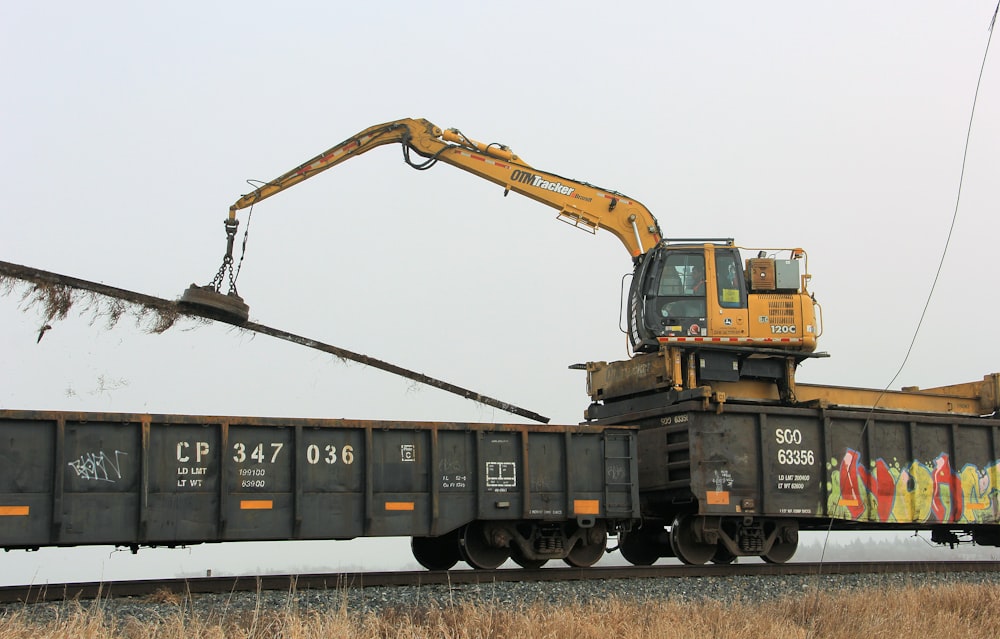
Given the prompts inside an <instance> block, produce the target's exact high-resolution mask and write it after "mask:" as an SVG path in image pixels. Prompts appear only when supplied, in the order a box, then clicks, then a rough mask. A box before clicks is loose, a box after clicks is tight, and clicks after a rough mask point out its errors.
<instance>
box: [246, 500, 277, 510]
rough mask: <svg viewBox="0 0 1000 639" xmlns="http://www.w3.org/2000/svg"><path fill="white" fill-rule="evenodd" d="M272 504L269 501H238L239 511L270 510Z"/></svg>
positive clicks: (272, 506)
mask: <svg viewBox="0 0 1000 639" xmlns="http://www.w3.org/2000/svg"><path fill="white" fill-rule="evenodd" d="M272 508H274V502H273V501H272V500H270V499H243V500H240V510H271V509H272Z"/></svg>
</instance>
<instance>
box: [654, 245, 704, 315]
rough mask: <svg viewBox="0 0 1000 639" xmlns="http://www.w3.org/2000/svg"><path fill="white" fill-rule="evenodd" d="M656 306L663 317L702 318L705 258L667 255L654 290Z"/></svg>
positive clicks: (687, 254) (700, 256)
mask: <svg viewBox="0 0 1000 639" xmlns="http://www.w3.org/2000/svg"><path fill="white" fill-rule="evenodd" d="M656 297H657V298H658V300H657V307H658V310H659V314H660V315H661V316H662V317H664V318H667V317H704V316H705V258H704V256H703V255H701V254H700V253H678V252H672V253H670V254H668V255H667V258H666V259H665V260H664V263H663V270H662V271H660V278H659V282H658V285H657V287H656Z"/></svg>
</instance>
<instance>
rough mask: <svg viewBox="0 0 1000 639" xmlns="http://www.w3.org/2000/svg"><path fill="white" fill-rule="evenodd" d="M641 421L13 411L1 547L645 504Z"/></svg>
mask: <svg viewBox="0 0 1000 639" xmlns="http://www.w3.org/2000/svg"><path fill="white" fill-rule="evenodd" d="M636 449H637V447H636V431H635V429H634V428H617V427H597V426H534V425H532V426H527V425H504V424H455V423H435V422H375V421H352V420H311V419H270V418H248V417H199V416H185V415H132V414H106V413H59V412H40V411H0V547H6V548H16V547H41V546H53V545H83V544H115V545H127V546H140V545H179V544H185V543H198V542H216V541H240V540H284V539H349V538H353V537H360V536H370V537H372V536H417V537H434V536H439V535H443V534H445V533H449V532H450V531H453V530H456V529H458V528H459V527H461V526H464V525H465V524H468V523H470V522H472V521H474V520H482V521H488V520H497V521H503V520H507V521H517V520H538V521H547V520H551V521H565V520H571V519H572V520H575V521H577V522H578V523H579V524H580V525H583V526H589V525H593V522H594V521H595V520H596V519H598V518H606V519H609V520H623V521H626V520H634V519H637V518H638V516H639V511H638V484H637V482H636V480H635V477H636V475H637V454H636Z"/></svg>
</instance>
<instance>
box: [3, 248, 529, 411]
mask: <svg viewBox="0 0 1000 639" xmlns="http://www.w3.org/2000/svg"><path fill="white" fill-rule="evenodd" d="M0 277H7V278H12V279H15V280H20V281H23V282H27V283H30V284H34V285H36V286H53V287H63V288H64V289H73V290H81V291H88V292H90V293H94V294H96V295H100V296H104V297H107V298H111V299H115V300H122V301H124V302H127V303H130V304H136V305H139V306H142V307H145V308H149V309H153V310H155V311H157V312H159V313H161V314H162V315H164V316H166V317H175V316H179V315H188V316H192V317H198V318H201V319H208V320H212V321H215V322H223V323H226V324H230V325H232V326H235V327H237V328H241V329H244V330H248V331H253V332H254V333H261V334H263V335H269V336H271V337H275V338H277V339H282V340H285V341H286V342H292V343H293V344H299V345H300V346H305V347H307V348H312V349H315V350H318V351H323V352H324V353H329V354H331V355H335V356H337V357H340V358H342V359H347V360H351V361H354V362H358V363H360V364H364V365H365V366H371V367H372V368H377V369H379V370H383V371H386V372H387V373H392V374H393V375H398V376H400V377H404V378H406V379H410V380H413V381H415V382H418V383H420V384H424V385H426V386H431V387H433V388H437V389H440V390H443V391H445V392H448V393H452V394H454V395H458V396H460V397H464V398H465V399H470V400H472V401H474V402H477V403H480V404H483V405H485V406H489V407H491V408H496V409H498V410H502V411H504V412H507V413H511V414H513V415H518V416H520V417H525V418H527V419H531V420H533V421H536V422H541V423H543V424H547V423H548V422H549V418H548V417H545V416H543V415H540V414H538V413H536V412H534V411H530V410H526V409H524V408H521V407H519V406H515V405H514V404H510V403H507V402H503V401H500V400H498V399H494V398H493V397H490V396H488V395H483V394H482V393H477V392H475V391H472V390H469V389H467V388H463V387H461V386H458V385H456V384H451V383H449V382H445V381H442V380H439V379H435V378H433V377H430V376H429V375H424V374H423V373H418V372H416V371H412V370H409V369H406V368H403V367H402V366H397V365H395V364H390V363H389V362H386V361H383V360H380V359H377V358H374V357H370V356H368V355H364V354H361V353H355V352H354V351H350V350H348V349H346V348H341V347H339V346H333V345H331V344H326V343H324V342H320V341H318V340H315V339H311V338H308V337H302V336H301V335H296V334H294V333H289V332H288V331H284V330H281V329H278V328H274V327H271V326H266V325H264V324H259V323H257V322H242V323H240V322H236V321H230V320H227V319H225V318H223V317H219V316H217V315H213V314H211V313H210V312H209V311H204V312H200V311H199V309H197V308H195V307H191V306H187V305H180V304H178V303H177V301H176V300H166V299H163V298H159V297H154V296H152V295H146V294H144V293H137V292H135V291H129V290H125V289H122V288H117V287H114V286H108V285H106V284H101V283H99V282H91V281H88V280H82V279H79V278H76V277H71V276H69V275H62V274H59V273H52V272H51V271H43V270H41V269H37V268H32V267H29V266H22V265H20V264H12V263H10V262H4V261H0ZM63 316H65V312H63V313H61V314H59V317H57V319H59V318H61V317H63Z"/></svg>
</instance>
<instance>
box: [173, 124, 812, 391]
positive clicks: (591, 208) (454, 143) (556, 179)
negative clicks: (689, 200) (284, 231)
mask: <svg viewBox="0 0 1000 639" xmlns="http://www.w3.org/2000/svg"><path fill="white" fill-rule="evenodd" d="M392 143H398V144H400V145H401V146H402V149H403V158H404V160H405V161H406V163H407V164H409V165H410V166H412V167H413V168H416V169H419V170H425V169H429V168H431V167H432V166H434V165H435V164H436V163H437V162H444V163H445V164H450V165H452V166H454V167H457V168H459V169H462V170H464V171H468V172H469V173H472V174H473V175H476V176H478V177H481V178H483V179H486V180H489V181H490V182H493V183H495V184H497V185H499V186H500V187H502V188H503V194H504V195H507V194H508V193H510V192H511V191H513V192H515V193H518V194H521V195H524V196H527V197H529V198H531V199H533V200H536V201H538V202H541V203H542V204H546V205H548V206H550V207H552V208H554V209H556V210H557V211H558V213H557V216H556V217H557V219H559V220H561V221H563V222H566V223H568V224H570V225H571V226H574V227H576V228H579V229H583V230H585V231H588V232H590V233H597V231H598V230H606V231H610V232H611V233H612V234H613V235H614V236H615V237H617V238H618V239H619V241H621V243H622V244H624V245H625V249H626V250H627V251H628V253H629V256H630V257H631V258H632V263H633V269H634V270H633V276H632V280H631V285H630V290H629V296H628V300H629V302H628V309H627V329H626V332H627V334H628V337H629V345H630V348H631V351H632V353H634V354H637V355H638V354H643V353H645V354H652V353H656V354H658V355H659V356H660V357H664V358H665V361H666V362H667V364H666V372H665V373H664V374H659V373H658V380H659V381H660V382H664V383H666V385H667V386H669V387H670V388H673V389H676V390H681V389H682V388H694V387H695V386H697V385H699V383H700V382H703V381H705V382H711V381H712V380H717V381H739V380H741V379H745V378H752V379H761V380H770V381H771V382H773V383H776V384H777V386H778V387H779V388H780V389H781V392H782V394H783V395H788V394H790V393H791V392H792V375H793V371H794V368H795V366H796V365H797V364H798V363H799V362H801V361H802V359H804V358H807V357H815V356H823V355H825V354H823V353H815V352H814V351H815V349H816V340H817V338H818V337H819V335H820V328H821V327H820V322H819V319H820V317H819V306H818V305H817V303H816V301H815V299H814V298H813V296H812V295H811V294H810V293H809V292H808V290H807V284H808V282H809V279H810V275H809V271H808V268H807V259H806V254H805V251H803V250H802V249H800V248H788V249H752V250H750V249H744V248H741V247H739V246H737V245H736V244H735V243H734V241H733V240H732V239H728V238H721V239H676V240H675V239H665V238H664V237H663V234H662V232H661V231H660V225H659V223H658V222H657V220H656V218H655V217H654V216H653V214H652V213H650V212H649V210H648V209H647V208H646V207H645V206H643V205H642V204H641V203H640V202H638V201H636V200H634V199H632V198H630V197H627V196H625V195H623V194H621V193H619V192H617V191H613V190H610V189H605V188H601V187H598V186H594V185H593V184H589V183H587V182H581V181H578V180H573V179H569V178H566V177H563V176H560V175H557V174H555V173H550V172H548V171H542V170H539V169H536V168H534V167H532V166H531V165H529V164H527V163H526V162H524V161H523V160H522V159H521V158H520V157H519V156H517V155H516V154H514V153H513V152H512V151H511V150H510V148H508V147H507V146H505V145H503V144H496V143H490V144H486V143H483V142H477V141H476V140H473V139H471V138H469V137H467V136H466V135H464V134H463V133H462V132H461V131H459V130H457V129H447V130H444V129H441V128H439V127H437V126H435V125H434V124H431V123H430V122H428V121H427V120H423V119H402V120H396V121H394V122H387V123H385V124H379V125H376V126H372V127H369V128H367V129H365V130H363V131H361V132H359V133H357V134H355V135H353V136H351V137H350V138H348V139H346V140H344V141H343V142H341V143H340V144H337V145H335V146H333V147H332V148H330V149H327V150H326V151H324V152H322V153H320V154H319V155H317V156H316V157H314V158H312V159H310V160H308V161H306V162H304V163H303V164H300V165H299V166H297V167H295V168H294V169H292V170H290V171H288V172H287V173H285V174H284V175H281V176H279V177H277V178H275V179H274V180H271V181H270V182H267V183H266V184H263V185H262V186H260V187H259V188H257V189H254V191H253V192H251V193H247V194H246V195H243V196H242V197H240V198H239V199H238V200H237V201H236V202H235V203H234V204H233V205H232V206H231V207H230V208H229V216H228V218H227V219H226V221H225V225H226V237H227V247H226V253H225V256H224V258H223V265H222V267H221V268H220V269H219V272H218V274H217V275H216V277H215V279H214V280H213V281H212V283H211V284H209V285H207V286H196V285H192V286H191V287H190V288H189V289H188V290H187V291H185V293H184V294H183V296H182V297H181V300H180V301H181V302H182V303H184V304H192V305H197V306H199V307H200V308H201V309H202V310H204V309H208V310H210V311H211V312H213V313H216V314H217V315H219V316H220V317H223V318H225V319H226V320H227V321H230V322H235V323H239V322H241V321H246V320H247V318H248V313H249V308H248V307H247V306H246V304H245V303H244V302H243V300H242V299H241V298H240V297H239V295H238V293H237V291H236V285H235V277H234V275H233V254H232V253H233V244H234V239H235V235H236V229H237V226H238V221H237V218H236V214H237V212H238V211H240V210H242V209H245V208H247V207H249V206H251V205H254V204H256V203H258V202H260V201H262V200H264V199H266V198H268V197H270V196H272V195H275V194H277V193H279V192H281V191H284V190H285V189H288V188H290V187H292V186H294V185H296V184H298V183H300V182H302V181H304V180H307V179H309V178H311V177H313V176H315V175H317V174H319V173H321V172H323V171H325V170H327V169H330V168H332V167H334V166H336V165H338V164H340V163H341V162H344V161H346V160H348V159H350V158H353V157H356V156H358V155H361V154H362V153H365V152H367V151H370V150H371V149H374V148H375V147H379V146H383V145H386V144H392ZM227 271H228V275H229V278H228V279H229V285H230V286H229V290H228V292H223V290H222V288H223V285H224V280H225V279H226V273H227ZM602 371H603V375H604V377H603V378H602V379H604V382H602V383H605V382H607V383H608V384H609V386H608V387H609V388H610V387H611V386H613V384H614V380H611V381H610V382H608V380H607V379H606V378H607V377H608V371H607V370H606V367H605V368H603V369H602ZM634 372H635V371H631V372H630V373H629V374H633V373H634ZM611 377H612V378H613V377H615V375H614V373H613V372H612V373H611ZM593 394H594V393H592V395H593Z"/></svg>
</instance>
